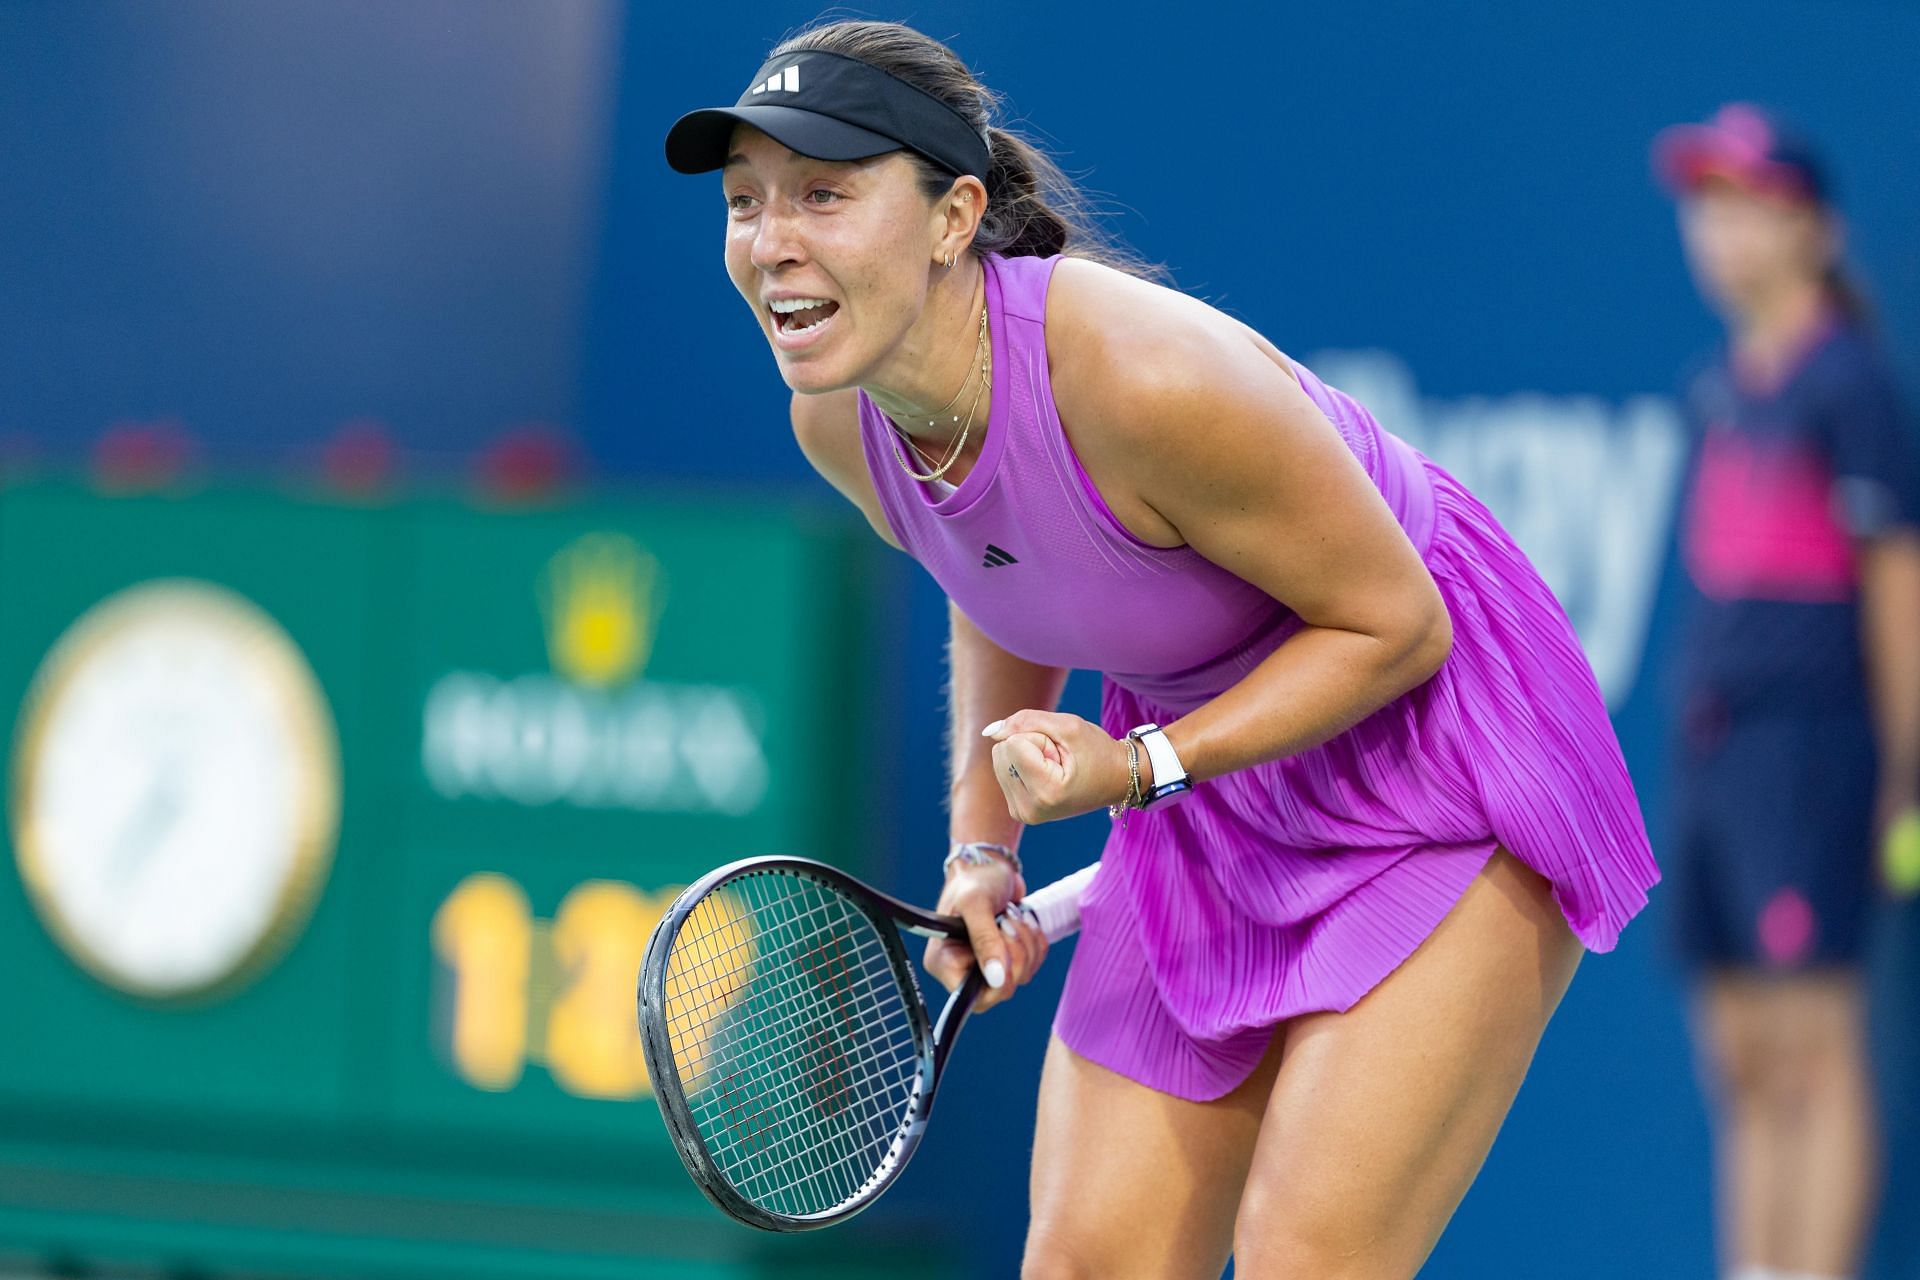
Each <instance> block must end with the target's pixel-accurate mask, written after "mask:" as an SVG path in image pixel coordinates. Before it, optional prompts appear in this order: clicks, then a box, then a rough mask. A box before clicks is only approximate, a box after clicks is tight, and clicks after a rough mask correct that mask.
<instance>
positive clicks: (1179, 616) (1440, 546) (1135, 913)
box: [860, 256, 1659, 1099]
mask: <svg viewBox="0 0 1920 1280" xmlns="http://www.w3.org/2000/svg"><path fill="white" fill-rule="evenodd" d="M985 261H986V295H987V306H988V308H989V316H990V322H991V325H992V331H993V369H994V374H995V377H994V395H993V405H992V411H991V414H990V417H989V420H988V426H987V435H986V441H985V444H984V446H983V448H982V451H981V454H980V459H979V461H978V462H977V463H976V464H975V465H974V467H973V470H972V471H970V472H969V473H968V474H967V476H966V478H965V479H964V480H963V481H962V482H961V484H960V485H959V487H958V488H957V489H953V490H951V491H950V492H944V493H943V492H941V491H939V490H936V489H934V488H932V487H929V486H927V485H923V484H921V483H919V482H917V481H915V480H913V479H912V478H910V477H908V476H907V475H905V474H904V473H903V472H902V471H901V469H900V467H899V465H898V463H897V462H896V461H895V459H894V456H893V452H892V450H893V447H894V446H893V439H892V435H891V431H890V428H889V427H888V425H887V423H886V421H885V419H884V418H882V417H881V416H880V414H879V412H878V410H876V409H875V408H874V406H873V404H872V403H871V402H870V401H868V400H867V398H866V397H865V396H864V395H862V396H861V397H860V425H861V437H862V442H863V445H864V447H865V451H866V459H867V469H868V471H869V473H870V474H871V475H872V477H873V483H874V487H875V489H876V490H877V491H878V493H879V497H880V503H881V505H882V507H884V508H885V510H886V514H887V518H888V520H889V522H890V523H891V525H892V528H893V531H894V534H895V536H896V537H898V538H899V540H900V544H901V545H902V546H903V547H905V548H906V550H907V551H908V552H909V553H910V554H911V555H913V556H914V557H915V558H916V559H917V560H919V561H920V563H921V564H922V565H923V566H925V567H926V568H927V570H928V571H929V572H931V573H932V574H933V576H934V578H935V579H936V580H938V582H939V583H940V585H941V586H942V587H943V588H945V590H946V592H947V594H948V595H949V596H950V597H951V598H952V599H953V600H954V602H955V603H956V604H958V605H959V607H960V608H961V609H962V610H963V611H964V612H965V613H966V615H967V616H968V617H969V618H970V619H972V620H973V622H974V623H975V624H977V625H978V626H979V627H980V629H981V630H982V631H983V632H985V633H986V634H987V635H988V636H990V637H991V638H992V639H993V640H994V641H995V643H997V644H999V645H1000V646H1001V647H1002V648H1004V649H1006V650H1007V651H1008V652H1010V653H1014V654H1017V655H1019V656H1020V657H1023V658H1026V659H1028V660H1030V661H1033V662H1038V663H1045V664H1049V665H1056V666H1062V667H1082V668H1091V669H1096V670H1099V671H1102V672H1104V673H1105V688H1104V695H1103V698H1102V703H1103V705H1102V709H1101V720H1102V723H1103V725H1104V727H1105V728H1106V730H1107V731H1108V732H1109V733H1112V734H1114V735H1115V736H1116V737H1117V736H1120V735H1122V734H1124V733H1125V732H1126V731H1127V730H1128V729H1130V728H1132V727H1133V726H1134V725H1137V724H1141V723H1144V722H1146V721H1150V720H1151V721H1157V722H1159V723H1161V724H1165V723H1168V722H1170V721H1173V720H1177V719H1178V718H1179V717H1180V716H1182V715H1183V714H1185V713H1187V712H1189V711H1191V710H1193V709H1194V708H1195V707H1197V706H1199V705H1200V704H1201V703H1203V702H1206V701H1208V700H1209V699H1211V698H1213V697H1215V696H1217V695H1218V694H1220V693H1221V692H1223V691H1224V690H1226V689H1227V688H1228V687H1230V686H1231V685H1233V684H1234V683H1236V682H1237V681H1238V680H1239V679H1240V678H1241V677H1242V676H1244V675H1245V674H1246V673H1247V672H1249V671H1251V670H1252V669H1253V668H1254V666H1256V665H1257V664H1258V663H1259V662H1260V661H1261V660H1262V659H1263V658H1265V657H1266V656H1267V655H1268V654H1270V653H1272V652H1273V650H1274V649H1275V648H1276V647H1278V646H1279V644H1280V643H1281V642H1282V641H1283V640H1285V639H1286V638H1287V636H1288V635H1290V634H1292V633H1293V632H1294V631H1296V630H1298V629H1299V627H1300V622H1299V620H1298V618H1296V617H1295V616H1294V615H1293V614H1292V613H1291V612H1289V611H1288V610H1287V609H1286V608H1284V607H1283V606H1282V605H1280V604H1279V603H1278V602H1277V601H1275V600H1274V599H1273V597H1271V596H1269V595H1267V594H1266V593H1264V592H1262V591H1261V590H1260V589H1259V588H1257V587H1255V586H1253V585H1252V584H1250V583H1248V582H1246V581H1245V580H1244V579H1241V578H1238V577H1235V576H1234V575H1232V574H1230V573H1228V572H1227V571H1226V570H1224V569H1221V568H1220V567H1219V566H1217V565H1215V564H1213V563H1212V562H1211V561H1209V560H1207V559H1205V558H1204V557H1202V556H1201V555H1200V554H1199V553H1198V552H1196V551H1193V550H1192V549H1190V548H1187V547H1179V548H1174V549H1171V550H1169V549H1164V548H1158V547H1153V546H1149V545H1148V544H1146V543H1143V542H1141V541H1139V540H1138V539H1136V538H1134V537H1133V536H1132V535H1131V534H1129V533H1128V532H1127V531H1126V529H1125V528H1124V527H1122V526H1121V524H1120V523H1119V522H1118V521H1117V520H1116V519H1115V518H1114V516H1113V514H1112V513H1111V512H1110V511H1109V510H1108V508H1107V506H1106V503H1105V502H1104V501H1103V500H1102V499H1101V497H1100V494H1099V493H1098V491H1097V490H1095V488H1094V486H1093V484H1092V482H1091V481H1090V480H1089V479H1088V477H1087V474H1086V472H1085V470H1083V469H1082V467H1081V465H1080V462H1079V459H1078V458H1077V457H1076V456H1075V455H1074V452H1073V448H1072V446H1071V445H1070V444H1069V443H1068V441H1067V437H1066V433H1065V432H1064V431H1063V430H1062V428H1061V425H1060V418H1059V414H1058V412H1057V411H1056V409H1055V406H1054V402H1053V392H1052V388H1051V386H1050V385H1049V382H1048V374H1047V345H1046V330H1045V319H1046V299H1047V283H1048V280H1049V279H1050V278H1051V276H1052V274H1053V268H1054V264H1055V262H1057V261H1058V259H1051V258H1048V259H1042V258H1001V257H997V256H991V257H988V258H987V259H986V260H985ZM1295 367H1296V368H1297V369H1298V372H1299V375H1300V382H1301V385H1302V386H1303V387H1304V388H1305V390H1306V392H1307V394H1308V396H1309V397H1311V398H1312V400H1313V402H1314V403H1315V404H1316V405H1318V406H1319V408H1320V411H1321V412H1322V413H1324V414H1325V415H1326V416H1327V418H1328V420H1329V421H1330V422H1331V423H1332V424H1333V426H1334V428H1335V429H1336V430H1338V431H1339V433H1340V435H1341V437H1342V439H1344V440H1345V441H1346V444H1347V446H1348V448H1350V449H1352V450H1353V453H1354V455H1355V456H1356V457H1357V458H1358V459H1359V460H1360V462H1361V463H1362V465H1363V466H1365V468H1366V470H1367V473H1368V474H1369V475H1370V476H1372V478H1373V480H1374V483H1375V484H1377V485H1378V486H1379V488H1380V492H1381V493H1382V495H1383V496H1384V497H1385V498H1386V500H1387V503H1388V505H1389V506H1390V507H1391V508H1392V509H1393V512H1394V514H1395V516H1396V517H1398V519H1399V521H1400V524H1401V527H1402V528H1404V529H1405V530H1406V532H1407V536H1408V538H1409V539H1411V541H1412V542H1413V544H1414V546H1415V547H1416V548H1418V549H1419V551H1420V552H1421V554H1422V556H1423V557H1424V559H1425V561H1426V564H1427V568H1428V570H1429V571H1430V572H1431V573H1432V574H1433V577H1434V580H1435V581H1436V582H1437V583H1438V584H1439V587H1440V593H1441V595H1442V597H1443V598H1444V599H1445V600H1446V603H1447V608H1448V610H1449V612H1450V614H1451V616H1452V621H1453V634H1454V641H1453V651H1452V654H1451V656H1450V657H1449V658H1448V659H1447V661H1446V664H1445V665H1444V666H1442V667H1441V669H1440V671H1439V672H1438V673H1437V674H1436V675H1434V677H1433V678H1432V679H1430V680H1428V681H1427V682H1426V683H1425V684H1423V685H1421V686H1420V687H1419V688H1417V689H1415V690H1413V691H1412V692H1410V693H1408V694H1406V695H1404V696H1402V697H1401V698H1399V699H1397V700H1395V701H1394V702H1392V703H1389V704H1388V705H1387V706H1385V707H1383V708H1381V709H1380V710H1379V711H1377V712H1375V713H1374V714H1373V715H1372V716H1370V717H1368V718H1367V719H1365V720H1363V721H1361V722H1360V723H1359V724H1357V725H1355V726H1354V727H1353V728H1351V729H1349V730H1347V731H1346V732H1344V733H1342V734H1340V735H1339V736H1338V737H1335V738H1333V739H1332V740H1330V741H1328V742H1326V743H1324V744H1322V745H1320V746H1318V747H1314V748H1312V749H1310V750H1307V751H1303V752H1301V753H1299V754H1297V755H1293V756H1289V757H1287V758H1285V759H1282V760H1275V761H1272V762H1270V763H1267V764H1263V765H1258V766H1255V767H1252V768H1248V769H1243V770H1240V771H1238V772H1236V773H1232V774H1228V775H1225V776H1223V777H1219V778H1215V779H1213V780H1211V781H1208V782H1204V783H1201V784H1199V785H1198V786H1197V787H1196V788H1195V789H1194V793H1193V795H1191V796H1190V797H1189V798H1188V799H1187V801H1186V802H1185V803H1184V804H1181V805H1178V806H1175V807H1171V808H1166V809H1159V810H1148V811H1146V812H1143V813H1135V814H1133V815H1132V816H1131V818H1130V820H1129V821H1128V822H1127V823H1126V825H1124V826H1122V825H1121V824H1119V823H1115V824H1114V827H1113V830H1112V833H1111V834H1110V835H1109V837H1108V839H1107V844H1106V849H1105V852H1104V853H1103V855H1102V859H1101V870H1100V874H1099V875H1098V876H1096V877H1095V878H1094V881H1093V884H1092V886H1091V888H1090V889H1089V890H1088V893H1087V897H1086V900H1085V902H1084V903H1083V905H1082V921H1083V923H1082V932H1081V936H1080V941H1079V943H1078V946H1077V948H1076V950H1075V953H1074V957H1073V964H1072V967H1071V968H1070V969H1069V970H1068V973H1067V983H1066V992H1065V994H1064V996H1063V997H1062V999H1061V1003H1060V1009H1059V1012H1058V1014H1057V1016H1056V1019H1055V1023H1054V1029H1055V1030H1056V1032H1057V1033H1058V1034H1059V1035H1060V1038H1061V1039H1062V1040H1063V1041H1065V1043H1066V1044H1067V1045H1068V1047H1069V1048H1071V1049H1073V1050H1074V1051H1075V1052H1076V1053H1078V1054H1080V1055H1081V1056H1083V1057H1085V1058H1087V1059H1090V1060H1091V1061H1094V1062H1097V1063H1100V1064H1101V1065H1102V1066H1105V1067H1108V1068H1109V1069H1111V1070H1114V1071H1117V1072H1119V1073H1120V1074H1122V1075H1125V1076H1127V1077H1129V1078H1130V1079H1133V1080H1137V1081H1139V1082H1140V1083H1142V1084H1145V1085H1147V1086H1149V1087H1151V1088H1154V1089H1158V1090H1161V1091H1162V1092H1166V1093H1171V1094H1175V1095H1178V1096H1180V1097H1183V1098H1193V1099H1207V1098H1217V1097H1219V1096H1221V1095H1222V1094H1225V1093H1227V1092H1229V1091H1230V1090H1232V1089H1233V1088H1234V1086H1236V1085H1238V1084H1239V1083H1240V1082H1241V1081H1243V1080H1244V1079H1246V1077H1247V1075H1248V1074H1249V1073H1251V1072H1252V1070H1253V1068H1254V1066H1255V1065H1256V1064H1257V1063H1258V1062H1259V1060H1260V1057H1261V1055H1262V1053H1263V1052H1264V1051H1265V1049H1266V1046H1267V1043H1268V1040H1269V1037H1270V1033H1271V1029H1272V1027H1273V1026H1274V1024H1276V1023H1278V1022H1281V1021H1284V1020H1285V1019H1287V1018H1290V1017H1293V1016H1294V1015H1296V1014H1301V1013H1308V1012H1313V1011H1316V1010H1344V1009H1347V1008H1350V1007H1351V1006H1352V1005H1353V1004H1354V1003H1355V1002H1356V1001H1358V1000H1359V999H1360V997H1362V996H1364V995H1365V994H1366V993H1367V992H1368V991H1370V990H1372V988H1373V987H1374V986H1375V985H1376V984H1377V983H1379V982H1380V980H1381V979H1383V978H1385V977H1386V976H1387V975H1388V974H1389V973H1391V972H1392V971H1393V970H1394V968H1395V967H1396V966H1398V965H1399V964H1400V962H1401V961H1403V960H1405V959H1406V958H1407V956H1409V955H1410V954H1412V952H1413V950H1414V949H1415V948H1416V947H1418V946H1419V945H1420V943H1421V941H1422V940H1423V939H1424V938H1426V937H1427V935H1428V934H1430V933H1431V932H1432V931H1433V930H1434V928H1435V926H1437V925H1438V924H1439V923H1440V921H1441V919H1442V918H1443V917H1444V916H1445V915H1446V914H1447V912H1448V911H1449V910H1451V909H1452V907H1453V904H1454V903H1455V902H1456V901H1457V900H1458V899H1459V897H1460V895H1461V893H1462V892H1464V891H1465V889H1466V888H1467V886H1468V884H1469V883H1471V882H1472V880H1473V879H1474V877H1475V876H1476V875H1478V874H1479V872H1480V870H1481V868H1482V867H1483V866H1485V864H1486V862H1487V860H1488V858H1490V857H1491V856H1492V854H1493V852H1494V849H1495V847H1496V846H1504V847H1506V848H1507V849H1509V850H1511V851H1512V852H1513V853H1514V855H1515V856H1517V857H1518V858H1520V860H1521V861H1523V862H1525V863H1526V864H1527V865H1528V866H1530V867H1532V868H1533V869H1534V870H1535V871H1537V872H1539V873H1540V874H1541V875H1542V876H1544V877H1545V878H1546V879H1547V880H1548V881H1550V882H1551V883H1552V885H1553V892H1554V898H1555V901H1556V902H1558V904H1559V906H1560V909H1561V910H1562V911H1563V912H1564V913H1565V915H1566V918H1567V923H1568V925H1569V926H1571V928H1572V929H1573V931H1574V933H1575V934H1577V935H1578V936H1579V938H1580V940H1581V941H1582V942H1583V943H1585V944H1586V945H1587V946H1588V947H1589V948H1591V949H1593V950H1595V951H1607V950H1610V949H1611V948H1612V947H1613V945H1614V941H1615V939H1616V938H1618V936H1619V933H1620V929H1621V927H1622V926H1623V925H1625V924H1626V922H1627V921H1628V920H1629V919H1630V918H1631V917H1632V916H1633V915H1634V913H1636V912H1637V911H1639V910H1640V908H1641V907H1642V906H1644V905H1645V903H1646V900H1647V890H1648V888H1649V887H1650V886H1652V885H1653V884H1654V883H1655V881H1657V880H1658V879H1659V871H1658V869H1657V868H1656V867H1655V866H1654V862H1653V856H1652V853H1651V852H1650V851H1649V849H1648V846H1647V836H1646V828H1645V826H1644V824H1643V822H1642V820H1641V816H1640V809H1639V805H1638V803H1637V802H1636V800H1635V798H1634V794H1633V787H1632V784H1631V782H1630V781H1629V780H1628V777H1627V770H1626V766H1625V764H1624V763H1623V762H1622V760H1621V758H1620V748H1619V744H1618V742H1617V741H1616V740H1615V738H1614V735H1613V729H1612V726H1611V725H1610V724H1609V722H1608V720H1607V713H1606V707H1605V705H1604V704H1603V703H1602V701H1601V698H1600V690H1599V688H1598V686H1597V685H1596V684H1595V682H1594V678H1593V673H1592V670H1591V668H1589V667H1588V665H1587V661H1586V658H1585V656H1584V655H1583V654H1582V653H1581V651H1580V648H1579V645H1578V643H1577V641H1576V640H1575V638H1574V633H1573V628H1572V626H1571V625H1570V624H1569V623H1568V622H1567V618H1566V615H1565V614H1564V613H1563V612H1562V611H1561V609H1560V606H1559V603H1558V602H1557V601H1556V600H1555V599H1554V598H1553V594H1552V593H1551V592H1550V591H1548V589H1547V587H1546V585H1545V584H1544V583H1542V582H1541V580H1540V578H1539V576H1538V575H1537V574H1536V573H1535V572H1534V569H1533V567H1532V565H1530V564H1529V563H1528V562H1527V560H1526V557H1525V556H1524V555H1523V554H1522V553H1521V552H1520V550H1519V548H1517V547H1516V546H1515V545H1514V544H1513V542H1512V540H1511V539H1509V538H1508V537H1507V535H1506V533H1505V532H1504V531H1503V530H1502V529H1501V528H1500V526H1499V525H1498V524H1497V523H1496V522H1495V521H1494V519H1493V517H1492V516H1491V515H1490V514H1488V512H1487V510H1486V509H1485V508H1484V507H1482V506H1481V505H1480V503H1479V502H1477V501H1476V500H1475V499H1474V498H1473V496H1472V495H1471V494H1469V493H1468V492H1467V491H1466V490H1465V489H1464V488H1462V487H1461V485H1460V484H1459V482H1458V481H1456V480H1454V479H1453V477H1451V476H1449V475H1448V474H1447V473H1446V472H1444V471H1442V470H1440V468H1438V467H1436V466H1435V465H1434V464H1433V463H1432V462H1430V461H1428V460H1427V459H1426V458H1424V457H1422V456H1421V455H1420V454H1419V453H1417V452H1415V451H1414V450H1413V449H1412V448H1411V447H1410V446H1409V445H1407V444H1405V443H1404V442H1402V441H1401V440H1399V439H1398V438H1396V437H1394V436H1392V435H1389V434H1388V433H1387V432H1386V431H1384V430H1382V429H1381V427H1380V426H1379V424H1378V423H1376V422H1375V421H1374V420H1373V417H1372V416H1371V415H1370V414H1369V413H1368V412H1367V411H1366V410H1365V409H1364V408H1362V407H1361V406H1360V405H1359V404H1357V403H1356V402H1355V401H1353V400H1352V399H1350V398H1349V397H1347V396H1345V395H1343V394H1342V393H1340V392H1338V391H1336V390H1334V389H1332V388H1331V387H1328V386H1326V385H1325V384H1323V383H1322V382H1320V380H1319V379H1317V378H1315V377H1314V376H1313V375H1312V374H1311V373H1310V372H1308V371H1307V370H1306V369H1304V368H1299V366H1295ZM990 548H991V550H990ZM1123 624H1124V625H1123Z"/></svg>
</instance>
